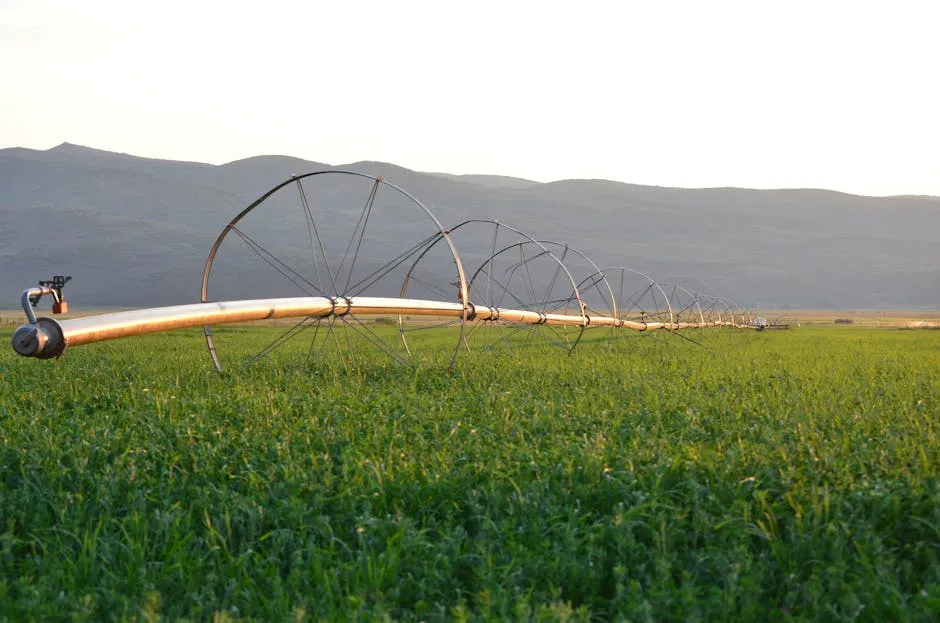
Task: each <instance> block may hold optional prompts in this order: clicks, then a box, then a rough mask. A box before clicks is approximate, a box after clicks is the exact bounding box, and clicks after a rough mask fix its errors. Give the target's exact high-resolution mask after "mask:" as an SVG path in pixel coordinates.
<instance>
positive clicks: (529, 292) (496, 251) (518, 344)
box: [401, 219, 586, 352]
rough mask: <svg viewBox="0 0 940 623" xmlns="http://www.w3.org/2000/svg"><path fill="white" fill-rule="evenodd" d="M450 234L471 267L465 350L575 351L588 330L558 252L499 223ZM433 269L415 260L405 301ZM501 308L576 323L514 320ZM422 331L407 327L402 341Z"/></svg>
mask: <svg viewBox="0 0 940 623" xmlns="http://www.w3.org/2000/svg"><path fill="white" fill-rule="evenodd" d="M448 234H449V235H450V236H451V237H452V239H453V244H454V245H455V247H456V248H458V249H459V250H460V255H461V258H462V259H463V262H464V264H465V266H466V267H467V274H468V278H467V288H468V292H469V297H470V298H469V302H470V308H471V312H470V314H469V316H468V319H467V324H466V328H465V329H464V332H463V336H462V340H463V342H462V343H463V346H464V349H465V350H467V351H470V352H472V351H490V350H493V349H508V350H509V351H514V350H520V349H523V348H526V349H531V348H537V347H540V346H554V347H561V348H563V349H565V350H568V351H571V350H572V349H574V347H575V346H576V345H577V343H578V340H580V338H581V335H582V334H583V332H584V324H585V322H586V321H585V317H586V315H585V309H584V304H583V302H582V300H581V296H580V294H579V290H578V287H577V285H576V283H575V280H574V278H573V277H572V275H571V273H570V272H569V271H568V269H567V268H566V266H565V264H564V262H562V261H561V259H560V258H559V257H558V256H557V255H556V254H555V253H553V252H552V251H551V250H550V249H549V248H547V247H546V246H545V245H544V244H542V243H540V242H538V241H536V240H535V239H533V238H532V237H531V236H528V235H527V234H525V233H523V232H521V231H519V230H518V229H515V228H513V227H510V226H508V225H505V224H503V223H501V222H499V221H495V220H486V219H470V220H467V221H463V222H461V223H458V224H457V225H454V226H453V227H451V228H449V229H448ZM436 244H439V243H436ZM430 250H431V249H430V248H429V249H428V251H429V252H430ZM431 266H432V264H431V261H430V259H429V257H428V255H427V254H425V255H421V256H419V257H417V258H416V260H415V261H414V263H413V265H412V266H411V268H410V269H409V271H408V274H407V275H406V278H405V280H404V281H403V283H402V287H401V296H402V297H406V298H411V297H412V296H413V295H412V294H411V293H412V291H413V290H414V288H416V287H421V286H423V285H424V281H425V277H424V275H425V274H427V273H428V272H429V271H430V270H431V269H432V268H431ZM471 267H475V268H473V269H472V270H471ZM452 290H453V288H451V291H452ZM500 309H515V310H522V311H525V312H534V313H536V314H566V315H570V316H572V317H573V319H572V324H570V325H552V324H547V323H541V322H536V323H531V322H516V321H514V320H513V319H511V318H509V317H508V316H506V315H503V316H500V314H499V311H498V310H500ZM449 322H450V321H446V320H445V321H442V322H441V323H439V325H437V326H447V324H449ZM424 329H425V328H424V327H407V326H404V325H403V326H402V327H401V334H402V341H403V343H405V344H410V343H411V340H412V339H413V336H414V335H415V334H416V333H417V332H418V331H423V330H424Z"/></svg>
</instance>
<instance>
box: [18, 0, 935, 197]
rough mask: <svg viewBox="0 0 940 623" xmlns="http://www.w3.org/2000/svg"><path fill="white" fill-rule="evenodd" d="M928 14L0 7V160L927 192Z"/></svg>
mask: <svg viewBox="0 0 940 623" xmlns="http://www.w3.org/2000/svg"><path fill="white" fill-rule="evenodd" d="M938 67H940V2H935V1H929V0H927V1H923V2H908V1H903V0H892V1H888V0H885V1H883V2H862V1H854V2H851V1H847V2H838V1H828V2H827V1H824V0H816V1H812V2H802V1H793V0H789V1H784V0H778V1H777V2H760V1H753V0H752V1H749V2H721V1H715V2H704V1H693V2H653V1H645V2H627V1H625V2H588V1H586V0H584V1H581V2H574V1H568V2H548V1H544V0H543V1H541V2H522V1H518V2H511V1H510V0H503V1H501V2H499V1H497V2H490V1H481V0H476V1H465V2H448V1H444V0H439V1H437V2H409V1H407V0H398V1H395V2H390V1H385V2H353V1H346V2H342V1H338V0H333V1H330V2H313V1H310V2H278V1H274V0H266V1H265V2H260V1H255V2H250V3H248V2H235V1H229V2H208V1H204V2H198V1H197V0H189V1H177V0H161V1H159V2H158V1H151V2H148V3H144V2H136V1H132V0H120V1H118V0H115V1H106V0H83V1H71V2H68V1H64V0H63V1H60V2H54V1H51V0H0V147H11V146H23V147H32V148H37V149H46V148H49V147H52V146H54V145H56V144H58V143H61V142H63V141H69V142H72V143H79V144H83V145H88V146H91V147H97V148H100V149H108V150H113V151H123V152H128V153H132V154H136V155H141V156H150V157H159V158H172V159H180V160H198V161H203V162H213V163H222V162H227V161H230V160H236V159H239V158H244V157H248V156H253V155H258V154H275V153H276V154H287V155H292V156H298V157H301V158H307V159H311V160H317V161H321V162H328V163H331V164H341V163H348V162H353V161H357V160H382V161H386V162H393V163H395V164H400V165H402V166H406V167H408V168H412V169H417V170H422V171H446V172H451V173H496V174H504V175H514V176H519V177H526V178H530V179H535V180H541V181H548V180H555V179H563V178H573V177H586V178H608V179H615V180H621V181H626V182H632V183H638V184H658V185H665V186H685V187H701V186H744V187H755V188H770V187H773V188H780V187H818V188H831V189H836V190H843V191H848V192H855V193H860V194H871V195H889V194H933V195H940V69H938Z"/></svg>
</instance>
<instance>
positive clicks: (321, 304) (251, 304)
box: [13, 288, 731, 358]
mask: <svg viewBox="0 0 940 623" xmlns="http://www.w3.org/2000/svg"><path fill="white" fill-rule="evenodd" d="M33 290H36V288H34V289H33ZM31 291H32V290H27V292H31ZM24 297H26V293H24ZM27 299H28V297H27ZM469 307H470V309H471V310H473V313H472V317H473V318H475V319H478V320H490V321H494V322H497V321H498V322H509V323H519V324H550V325H564V326H575V327H577V326H606V327H623V328H628V329H635V330H637V331H652V330H657V329H665V330H679V329H689V328H701V327H710V326H731V323H728V322H704V321H703V322H649V323H642V322H633V321H628V320H621V319H620V318H615V317H612V316H587V315H581V314H545V313H541V312H535V311H529V310H523V309H503V308H496V307H487V306H484V305H480V306H474V305H472V304H471V305H470V306H469ZM464 310H465V307H464V304H463V303H449V302H446V301H427V300H420V299H399V298H382V297H368V296H362V297H353V298H346V297H342V296H339V297H322V296H317V297H298V298H276V299H257V300H243V301H220V302H217V303H196V304H192V305H176V306H173V307H154V308H148V309H137V310H133V311H125V312H116V313H111V314H101V315H97V316H86V317H84V318H72V319H69V320H63V321H60V322H57V321H55V320H52V319H51V318H38V319H36V318H35V316H33V318H32V320H33V321H32V322H30V323H29V324H27V325H23V326H21V327H19V328H18V329H17V330H16V332H15V333H14V339H13V346H14V349H15V350H16V352H18V353H20V354H21V355H24V356H27V357H42V358H49V357H58V356H59V355H61V354H62V353H63V352H64V351H65V349H66V348H68V347H69V346H79V345H82V344H90V343H93V342H102V341H105V340H113V339H117V338H121V337H129V336H134V335H143V334H146V333H156V332H160V331H171V330H173V329H182V328H186V327H198V326H203V325H214V324H231V323H240V322H252V321H257V320H274V319H278V318H303V317H315V318H326V317H329V316H337V317H339V316H345V315H347V314H354V315H357V316H382V315H390V314H393V315H406V314H407V315H415V316H444V317H451V318H461V317H463V315H464Z"/></svg>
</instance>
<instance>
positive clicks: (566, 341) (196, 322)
mask: <svg viewBox="0 0 940 623" xmlns="http://www.w3.org/2000/svg"><path fill="white" fill-rule="evenodd" d="M68 279H69V278H68V277H63V276H56V277H55V278H53V279H52V280H51V281H43V282H40V284H39V286H38V287H33V288H29V289H27V290H25V291H24V292H23V294H22V305H23V309H24V311H25V313H26V319H27V323H26V324H24V325H22V326H20V327H18V328H17V329H16V331H15V332H14V333H13V338H12V342H13V348H14V350H16V352H17V353H19V354H21V355H24V356H27V357H37V358H40V359H49V358H55V357H59V356H61V355H62V354H63V353H65V351H66V350H67V349H68V348H71V347H75V346H80V345H82V344H90V343H94V342H101V341H104V340H111V339H116V338H122V337H129V336H135V335H142V334H146V333H155V332H161V331H170V330H173V329H180V328H184V327H200V326H201V327H204V334H205V341H206V345H207V347H208V351H209V355H210V357H211V360H212V363H213V365H214V366H215V368H216V369H217V370H219V371H221V370H223V368H224V366H225V365H227V362H226V359H234V360H235V362H239V361H240V362H241V363H244V362H246V361H248V362H253V361H257V360H258V359H261V358H264V357H267V356H270V355H271V354H272V353H274V352H275V351H282V350H289V349H291V348H292V349H294V351H296V352H297V353H300V354H301V355H302V356H305V357H307V358H309V359H314V358H323V357H334V356H336V357H338V358H339V359H341V360H343V361H344V363H345V361H346V360H347V359H348V358H349V357H350V356H351V353H352V351H353V350H354V348H356V347H358V348H367V349H370V351H374V350H378V351H382V352H384V353H386V354H387V355H388V356H389V357H390V358H392V359H394V360H399V361H407V360H408V359H409V358H411V357H412V356H413V353H414V351H415V350H416V348H418V347H420V346H421V345H422V344H425V343H426V342H427V336H428V335H431V334H437V335H438V336H441V335H443V336H445V338H446V339H453V340H454V348H453V357H452V359H451V365H453V364H454V363H455V361H456V358H457V356H458V354H459V353H460V352H462V351H472V350H474V349H480V350H489V349H495V348H505V349H513V348H517V347H522V346H525V345H533V344H536V345H549V346H558V347H560V348H563V349H565V350H567V351H569V352H570V351H572V350H574V349H575V348H576V347H577V346H578V344H579V343H581V342H582V339H583V338H584V336H585V335H586V334H589V332H597V333H596V334H597V335H601V334H602V330H605V329H606V330H610V331H611V332H615V333H617V334H621V335H622V334H624V333H626V332H629V331H633V332H641V333H648V332H653V331H666V332H679V331H685V330H689V329H704V328H709V327H734V328H758V329H759V328H760V326H759V325H757V324H755V322H754V319H753V317H752V315H751V314H750V313H749V312H748V311H746V310H744V309H742V308H740V307H739V306H738V305H736V304H735V303H734V302H733V301H730V300H728V299H725V298H721V297H714V296H709V295H705V294H700V293H695V292H692V291H691V290H689V289H687V288H684V287H682V286H680V285H676V284H665V283H660V282H657V281H656V280H654V279H653V278H651V277H649V276H648V275H646V274H644V273H642V272H639V271H635V270H632V269H629V268H625V267H616V268H601V267H599V266H598V265H597V264H596V263H595V262H593V261H592V260H591V259H590V258H589V257H588V255H587V254H585V253H583V252H581V251H579V250H577V249H576V248H574V247H572V246H569V245H568V244H567V243H564V242H558V241H553V240H538V239H535V238H533V237H531V236H529V235H527V234H525V233H523V232H522V231H520V230H518V229H515V228H512V227H510V226H508V225H506V224H504V223H501V222H500V221H497V220H487V219H470V220H464V221H460V222H457V223H456V224H454V225H452V226H450V227H445V226H444V225H443V224H442V222H441V221H440V220H439V219H438V218H437V217H436V216H435V215H434V214H433V213H432V212H431V210H429V209H428V208H427V207H426V206H425V205H424V204H423V203H421V202H420V201H419V200H418V199H416V198H415V197H414V196H413V195H411V194H410V193H408V192H407V191H405V190H403V189H402V188H400V187H398V186H396V185H394V184H391V183H389V182H388V181H386V180H385V179H384V178H382V177H374V176H371V175H366V174H364V173H359V172H353V171H341V170H328V171H317V172H313V173H308V174H305V175H296V176H292V177H291V178H290V179H288V180H286V181H284V182H282V183H280V184H278V185H277V186H275V187H274V188H272V189H271V190H269V191H268V192H266V193H265V194H264V195H262V196H261V197H259V198H258V199H257V200H256V201H254V202H253V203H252V204H251V205H249V206H248V207H246V208H245V209H244V210H242V211H241V212H240V213H239V214H238V215H237V216H235V218H233V219H232V220H231V222H229V223H228V224H227V225H226V226H225V227H224V228H223V229H222V231H221V233H220V234H219V236H218V237H217V238H216V240H215V243H214V244H213V245H212V247H211V249H210V251H209V255H208V258H207V260H206V263H205V266H204V269H203V276H202V288H201V293H200V301H199V302H198V303H194V304H190V305H177V306H171V307H154V308H148V309H138V310H133V311H123V312H117V313H107V314H99V315H93V316H85V317H79V318H69V319H65V320H56V319H53V318H49V317H37V316H36V315H35V312H34V307H36V305H37V303H38V302H39V301H40V299H42V298H43V297H51V298H52V300H53V311H54V312H55V313H60V312H66V311H67V310H68V304H67V302H66V300H65V298H64V294H63V287H64V286H65V284H66V282H67V281H68ZM221 325H236V328H235V329H227V331H222V330H221V329H219V328H218V327H220V326H221ZM257 325H263V326H264V329H263V330H262V333H261V335H263V336H264V338H263V339H262V340H261V342H260V343H261V344H263V345H262V346H260V347H259V348H257V349H256V350H255V351H254V352H251V353H250V354H248V355H247V356H246V355H245V353H244V352H241V350H240V349H238V348H236V347H234V346H233V344H234V343H236V342H237V341H238V340H243V341H244V339H245V333H243V331H247V330H249V329H250V328H251V327H256V326H257ZM214 327H216V331H215V332H214V331H213V328H214ZM395 329H397V330H395ZM435 330H437V331H435ZM226 339H228V340H229V342H228V345H227V346H226V345H225V344H223V342H225V341H226ZM226 350H228V351H229V352H230V353H235V354H233V355H232V356H231V357H228V356H227V355H226ZM370 356H371V355H370Z"/></svg>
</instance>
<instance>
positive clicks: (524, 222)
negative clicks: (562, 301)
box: [0, 143, 940, 308]
mask: <svg viewBox="0 0 940 623" xmlns="http://www.w3.org/2000/svg"><path fill="white" fill-rule="evenodd" d="M333 168H337V169H348V170H353V171H359V172H363V173H368V174H372V175H382V176H384V177H385V179H386V180H387V181H389V182H391V183H392V184H395V185H396V186H399V187H401V188H402V189H404V190H405V191H407V192H409V193H411V194H412V195H414V196H415V197H416V198H417V199H419V200H420V201H421V202H422V203H423V204H424V205H425V206H427V207H428V208H429V209H430V210H431V211H432V212H433V213H434V214H435V215H436V217H437V218H438V219H439V220H440V221H441V222H442V223H443V224H444V225H445V226H452V225H454V224H456V223H457V222H459V221H461V220H464V219H467V218H498V219H500V221H501V222H504V223H507V224H509V225H512V226H514V227H516V228H518V229H521V230H523V231H526V232H527V233H529V234H530V235H532V236H533V237H535V238H538V239H548V240H559V241H563V242H568V243H569V244H570V245H572V246H573V247H577V248H578V249H579V250H580V251H582V252H584V253H585V254H587V255H588V256H590V257H591V258H592V259H594V261H595V263H596V264H598V265H599V266H601V267H613V266H627V267H630V268H635V269H637V270H642V271H644V272H646V273H648V274H650V275H652V276H653V277H655V278H657V279H658V280H661V281H668V282H676V283H680V284H683V285H687V286H688V287H690V288H693V289H698V290H703V291H706V292H709V293H712V294H716V295H720V296H728V297H731V298H733V299H735V300H736V301H738V302H740V303H742V304H744V305H748V306H753V307H781V308H785V307H791V308H818V307H826V308H883V307H898V308H913V307H937V306H940V271H938V270H937V268H936V267H937V266H938V265H940V244H937V232H940V198H937V197H923V196H903V197H888V198H875V197H862V196H856V195H849V194H845V193H838V192H831V191H824V190H747V189H735V188H711V189H678V188H661V187H651V186H640V185H634V184H623V183H619V182H611V181H607V180H564V181H558V182H552V183H544V184H543V183H538V182H533V181H530V180H522V179H518V178H510V177H504V176H491V175H450V174H443V173H421V172H417V171H411V170H409V169H405V168H402V167H398V166H395V165H391V164H385V163H379V162H358V163H354V164H349V165H343V166H341V167H331V166H329V165H325V164H322V163H316V162H309V161H304V160H300V159H296V158H290V157H286V156H258V157H254V158H247V159H244V160H238V161H235V162H230V163H227V164H224V165H209V164H203V163H195V162H176V161H168V160H156V159H150V158H140V157H136V156H132V155H127V154H117V153H112V152H106V151H101V150H96V149H91V148H88V147H81V146H77V145H70V144H68V143H64V144H62V145H60V146H58V147H55V148H53V149H49V150H46V151H40V150H31V149H23V148H10V149H2V150H0V307H7V308H12V307H15V306H16V305H17V304H18V297H19V293H20V292H21V291H22V289H23V288H25V287H27V286H29V285H32V284H34V283H35V282H36V280H38V279H40V278H46V277H48V276H50V275H51V274H53V273H60V272H61V273H66V274H71V275H72V276H73V282H72V283H71V284H70V285H69V295H70V299H71V301H72V303H73V305H76V306H85V307H95V306H114V305H119V306H137V305H154V304H172V303H182V302H192V301H195V300H198V296H199V285H200V280H201V276H202V268H203V263H204V261H205V258H206V255H207V253H208V250H209V248H210V247H211V245H212V243H213V241H214V240H215V238H216V236H217V235H218V234H219V232H220V231H221V230H222V228H223V227H224V226H225V224H226V223H228V222H229V221H230V220H231V218H232V217H233V216H235V215H236V214H237V213H238V212H240V211H241V210H242V209H243V208H244V207H245V206H247V205H248V204H249V203H251V202H252V201H253V200H255V199H256V198H258V197H259V196H260V195H262V194H263V193H264V192H266V191H267V190H268V189H270V188H271V187H273V186H274V185H276V184H278V183H280V182H282V181H284V180H287V179H289V178H290V176H291V175H300V174H304V173H307V172H311V171H317V170H329V169H333ZM346 192H347V191H346V190H344V187H342V186H337V187H336V188H333V189H331V190H329V191H328V192H327V193H326V194H324V195H323V197H319V198H316V200H317V201H320V202H321V203H327V202H329V203H337V204H338V205H340V206H341V207H340V208H337V209H336V211H335V212H331V213H330V218H329V219H326V222H325V223H324V225H323V226H324V228H325V233H326V235H329V234H331V233H333V231H334V230H333V228H334V227H339V226H340V225H342V223H341V221H343V220H347V221H349V220H350V219H352V220H353V221H354V220H355V218H357V217H358V213H359V210H360V209H361V207H362V201H363V198H362V197H359V196H355V195H349V196H347V195H345V194H344V193H346ZM347 204H348V205H347ZM318 205H319V204H318ZM344 206H345V207H344ZM272 215H273V213H272ZM262 217H263V215H262ZM262 217H259V218H260V220H259V221H258V225H257V226H258V227H259V228H260V229H259V231H262V232H264V233H265V234H266V235H270V236H274V237H276V238H277V239H279V240H280V239H283V240H285V241H286V240H289V239H290V236H289V235H285V236H281V235H280V234H278V229H279V228H282V229H291V228H292V227H291V226H290V224H289V223H287V222H286V221H279V220H278V219H277V218H273V216H272V218H269V219H267V220H265V218H262ZM417 227H423V225H421V224H420V223H418V222H414V221H410V220H408V219H406V218H403V217H400V216H399V215H398V214H396V213H395V212H394V211H388V212H383V213H381V214H380V213H377V214H376V216H375V217H374V219H373V221H371V222H370V228H380V229H376V230H374V231H380V232H381V235H379V236H378V237H377V238H375V239H374V240H372V241H371V242H370V244H371V245H373V246H372V247H371V248H370V249H367V250H365V251H364V254H365V256H368V255H369V254H370V253H375V254H376V257H379V256H381V253H384V252H386V251H391V250H394V249H398V248H402V249H403V248H406V247H403V246H402V245H405V244H406V243H408V242H409V241H412V242H413V241H415V240H416V236H418V234H419V233H421V232H420V231H419V230H418V229H416V228H417ZM293 229H296V227H294V228H293ZM288 234H297V235H298V236H299V235H300V233H299V232H297V231H292V232H288ZM304 235H306V233H304ZM421 235H422V236H423V234H421ZM418 239H420V238H418ZM298 240H300V238H298ZM469 252H470V251H469V250H468V253H469ZM367 259H368V257H367Z"/></svg>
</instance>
